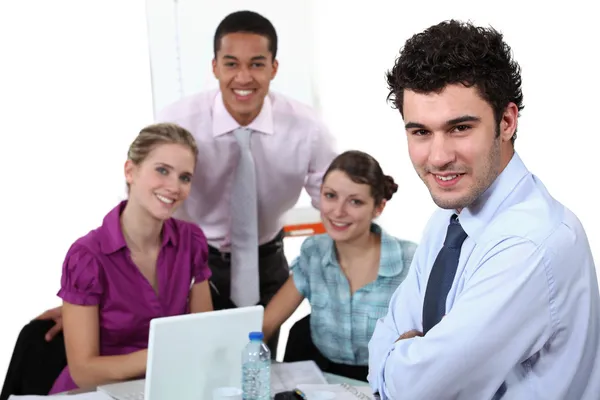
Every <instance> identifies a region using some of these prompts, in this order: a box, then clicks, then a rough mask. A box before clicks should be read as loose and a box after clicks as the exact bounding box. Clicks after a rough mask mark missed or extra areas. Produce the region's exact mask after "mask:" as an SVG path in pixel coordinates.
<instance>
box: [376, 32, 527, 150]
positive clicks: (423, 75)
mask: <svg viewBox="0 0 600 400" xmlns="http://www.w3.org/2000/svg"><path fill="white" fill-rule="evenodd" d="M386 79H387V84H388V88H389V90H390V93H389V95H388V97H387V99H388V101H392V102H393V107H394V108H397V109H398V110H399V111H400V113H401V114H402V115H404V113H403V108H402V107H403V100H404V90H411V91H414V92H417V93H431V92H438V93H439V92H441V91H442V89H444V87H446V86H447V85H451V84H457V83H460V84H463V85H465V86H467V87H472V86H474V87H476V88H477V89H478V90H479V93H480V94H481V96H482V98H483V99H485V100H486V101H487V102H488V103H489V104H490V106H491V107H492V109H493V111H494V117H495V119H496V123H497V124H499V123H500V120H501V118H502V114H503V113H504V111H505V110H506V107H507V106H508V104H509V103H511V102H512V103H515V104H516V106H517V108H518V110H519V111H521V110H522V109H523V108H524V106H523V93H522V91H521V68H520V67H519V64H518V63H517V62H516V61H514V60H513V59H512V54H511V48H510V47H509V46H508V45H507V44H506V43H505V42H504V40H503V36H502V34H501V33H499V32H498V31H496V30H495V29H494V28H491V27H490V28H482V27H477V26H474V25H473V24H472V23H470V22H460V21H456V20H450V21H443V22H441V23H439V24H437V25H434V26H431V27H429V28H428V29H426V30H425V31H423V32H421V33H418V34H416V35H414V36H412V37H411V38H410V39H408V40H407V41H406V43H405V45H404V48H403V49H401V50H400V56H399V57H398V58H397V59H396V62H395V64H394V67H393V68H392V69H391V70H390V71H388V72H387V73H386ZM498 133H499V132H498ZM515 139H516V131H515V134H514V135H513V137H512V141H513V142H514V140H515Z"/></svg>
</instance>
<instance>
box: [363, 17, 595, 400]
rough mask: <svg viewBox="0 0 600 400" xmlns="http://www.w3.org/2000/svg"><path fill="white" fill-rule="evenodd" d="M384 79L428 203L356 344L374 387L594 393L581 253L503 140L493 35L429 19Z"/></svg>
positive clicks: (578, 235)
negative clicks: (386, 293) (426, 217)
mask: <svg viewBox="0 0 600 400" xmlns="http://www.w3.org/2000/svg"><path fill="white" fill-rule="evenodd" d="M388 83H389V87H390V98H391V99H392V100H393V101H394V105H395V107H396V108H398V109H399V111H400V112H401V113H402V116H403V119H404V122H405V127H406V133H407V137H408V148H409V153H410V158H411V161H412V163H413V165H414V167H415V169H416V171H417V173H418V174H419V176H420V177H421V178H422V180H423V182H424V183H425V184H426V186H427V188H428V189H429V191H430V193H431V196H432V198H433V200H434V202H435V203H436V204H437V205H438V206H439V207H440V209H439V210H438V211H437V212H435V213H434V214H433V216H432V217H431V219H430V221H429V222H428V224H427V226H426V228H425V231H424V235H423V238H422V241H421V243H420V245H419V247H418V248H417V251H416V253H415V256H414V259H413V262H412V264H411V267H410V271H409V273H408V276H407V278H406V280H405V281H404V282H403V284H402V285H401V286H400V287H399V288H398V289H397V291H396V292H395V293H394V295H393V297H392V298H391V301H390V306H389V311H388V313H387V315H386V316H385V317H384V318H382V319H380V320H379V321H378V323H377V326H376V328H375V332H374V334H373V337H372V339H371V341H370V343H369V377H368V380H369V383H370V385H371V387H372V389H373V391H374V393H378V394H379V396H380V397H381V398H382V399H410V400H413V399H416V400H429V399H435V400H444V399H452V400H457V399H458V400H463V399H464V400H485V399H500V398H502V399H523V400H533V399H543V400H554V399H556V400H559V399H560V400H588V399H589V400H592V399H594V400H597V399H598V398H600V296H599V293H598V282H597V277H596V271H595V266H594V261H593V259H592V254H591V251H590V246H589V243H588V239H587V237H586V234H585V231H584V229H583V227H582V225H581V223H580V221H579V220H578V219H577V217H576V216H575V215H574V214H573V213H572V212H571V211H570V210H569V209H567V208H566V207H565V206H563V205H562V204H561V203H559V202H558V201H557V200H555V199H554V198H553V197H552V196H551V195H550V194H549V193H548V191H547V190H546V188H545V187H544V185H543V184H542V182H541V181H540V180H539V179H538V178H537V177H536V176H535V175H533V174H531V173H530V172H529V171H528V170H527V168H526V166H525V164H524V163H523V161H522V160H521V158H520V157H519V155H518V154H517V153H516V152H515V151H514V141H515V138H516V130H517V120H518V116H519V112H520V110H521V109H522V108H523V95H522V92H521V76H520V68H519V66H518V64H517V63H516V62H515V61H514V60H512V57H511V53H510V48H509V47H508V45H506V44H505V43H504V41H503V38H502V35H501V34H500V33H498V32H497V31H495V30H493V29H491V28H490V29H485V28H477V27H474V26H473V25H471V24H465V23H460V22H457V21H448V22H443V23H440V24H438V25H435V26H432V27H430V28H429V29H427V30H425V31H424V32H422V33H420V34H418V35H415V36H413V37H412V38H411V39H409V40H408V41H407V42H406V45H405V47H404V48H403V49H402V51H401V54H400V57H399V58H398V59H397V60H396V63H395V65H394V67H393V69H392V70H391V71H390V72H389V73H388ZM540 135H543V133H540ZM540 140H541V141H543V140H544V138H543V136H540Z"/></svg>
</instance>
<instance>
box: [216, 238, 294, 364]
mask: <svg viewBox="0 0 600 400" xmlns="http://www.w3.org/2000/svg"><path fill="white" fill-rule="evenodd" d="M208 265H209V267H210V269H211V271H212V277H211V278H210V283H211V285H210V286H211V288H210V291H211V295H212V302H213V307H214V309H215V310H224V309H229V308H237V306H236V305H235V304H234V303H233V301H232V300H231V260H230V254H229V253H221V252H220V251H219V250H218V249H216V248H214V247H211V246H209V252H208ZM258 269H259V281H260V301H259V303H258V304H260V305H262V306H264V307H266V306H267V304H268V303H269V301H271V299H272V298H273V296H274V295H275V293H277V291H278V290H279V289H280V288H281V286H283V284H284V283H285V281H286V280H287V279H288V278H289V276H290V268H289V266H288V262H287V259H286V258H285V254H284V252H283V232H280V233H279V234H278V235H277V236H276V237H275V239H273V240H271V241H270V242H268V243H265V244H263V245H261V246H260V247H259V258H258ZM278 343H279V330H278V331H277V332H276V333H275V334H273V336H272V337H271V339H270V340H269V341H268V342H267V346H268V347H269V349H270V350H271V357H272V358H273V359H274V358H275V357H276V355H277V354H276V353H277V344H278Z"/></svg>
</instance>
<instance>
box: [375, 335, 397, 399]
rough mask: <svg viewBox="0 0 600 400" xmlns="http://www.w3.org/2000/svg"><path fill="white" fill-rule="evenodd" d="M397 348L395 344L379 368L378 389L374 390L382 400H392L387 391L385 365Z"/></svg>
mask: <svg viewBox="0 0 600 400" xmlns="http://www.w3.org/2000/svg"><path fill="white" fill-rule="evenodd" d="M395 348H396V343H394V345H393V346H392V348H391V349H390V350H389V351H388V352H387V354H386V355H385V357H384V358H383V360H382V361H381V367H379V372H378V376H377V378H378V379H377V382H378V387H377V388H375V389H374V390H375V391H376V392H377V393H379V398H380V399H381V400H391V399H390V397H388V394H387V391H386V384H385V365H386V363H387V360H388V358H390V354H392V352H393V351H394V349H395Z"/></svg>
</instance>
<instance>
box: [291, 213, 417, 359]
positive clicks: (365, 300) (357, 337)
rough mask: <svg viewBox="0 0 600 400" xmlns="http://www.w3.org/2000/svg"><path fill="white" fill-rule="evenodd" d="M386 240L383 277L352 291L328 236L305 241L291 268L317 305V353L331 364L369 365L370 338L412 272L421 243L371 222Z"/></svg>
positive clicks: (303, 291)
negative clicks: (397, 290)
mask: <svg viewBox="0 0 600 400" xmlns="http://www.w3.org/2000/svg"><path fill="white" fill-rule="evenodd" d="M371 231H372V232H375V233H376V234H379V235H380V237H381V249H380V256H379V272H378V274H377V278H376V279H375V280H374V281H373V282H371V283H369V284H367V285H365V286H363V287H361V288H360V289H358V290H357V291H356V292H355V293H354V295H352V294H351V293H350V285H349V283H348V279H347V278H346V275H344V272H343V271H342V269H341V267H340V265H339V263H338V261H337V257H336V252H335V245H334V242H333V240H332V239H331V237H330V236H329V235H327V234H322V235H316V236H311V237H309V238H307V239H306V240H305V241H304V242H303V243H302V248H301V250H300V256H299V257H298V258H297V259H296V260H295V261H294V262H293V263H292V265H291V267H290V268H291V270H292V274H293V275H292V276H293V278H294V284H295V285H296V289H298V291H299V292H300V293H301V294H302V295H303V296H304V297H305V298H306V299H308V302H309V303H310V306H311V315H310V331H311V338H312V341H313V343H314V344H315V346H316V347H317V349H319V351H320V352H321V354H322V355H323V356H325V357H326V358H327V359H329V360H330V361H333V362H335V363H340V364H346V365H360V366H366V365H367V364H368V362H369V350H368V346H369V339H371V336H372V335H373V331H374V330H375V324H376V323H377V320H378V319H379V318H381V317H383V316H384V315H385V314H386V312H387V309H388V305H389V303H390V298H391V297H392V294H394V292H395V290H396V289H397V288H398V286H399V285H400V284H401V283H402V281H403V280H404V278H405V277H406V274H407V272H408V267H409V266H410V263H411V261H412V258H413V255H414V253H415V250H416V248H417V245H416V244H415V243H413V242H409V241H406V240H400V239H397V238H395V237H393V236H391V235H389V234H387V233H386V232H385V231H384V230H382V229H381V227H379V225H377V224H371Z"/></svg>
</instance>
